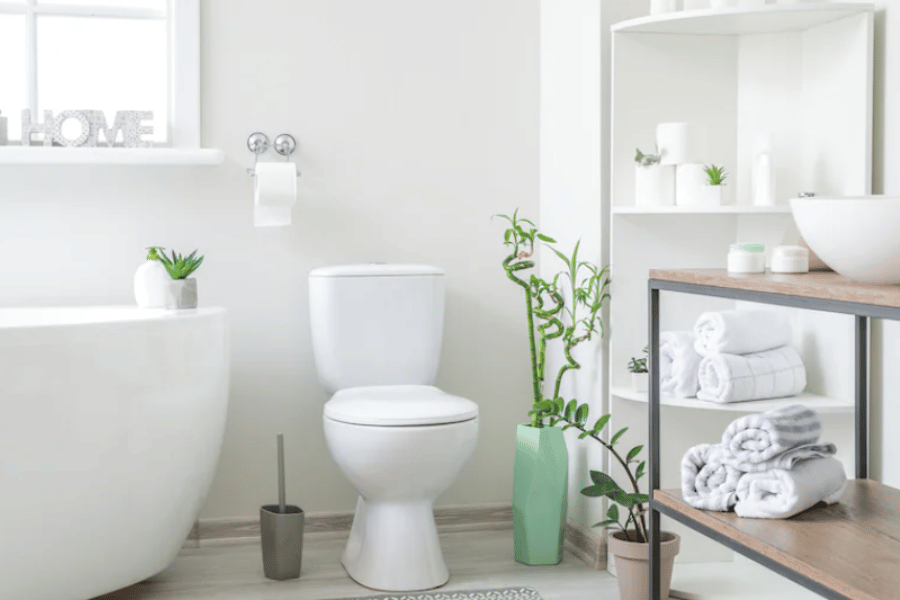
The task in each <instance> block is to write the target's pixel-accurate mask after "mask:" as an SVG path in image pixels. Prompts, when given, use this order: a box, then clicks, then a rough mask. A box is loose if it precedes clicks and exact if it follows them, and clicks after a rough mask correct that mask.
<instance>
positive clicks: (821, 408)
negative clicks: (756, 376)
mask: <svg viewBox="0 0 900 600" xmlns="http://www.w3.org/2000/svg"><path fill="white" fill-rule="evenodd" d="M610 393H611V394H612V395H613V396H614V397H616V398H619V399H621V400H632V401H634V402H647V401H648V394H647V392H635V391H634V390H633V389H631V388H630V387H613V388H612V389H611V390H610ZM660 403H661V404H662V405H663V406H677V407H680V408H695V409H699V410H719V411H726V412H747V413H754V412H765V411H768V410H774V409H776V408H782V407H785V406H790V405H792V404H807V405H809V406H810V407H811V408H814V409H815V410H816V411H818V412H819V413H823V414H843V413H847V414H849V413H852V412H853V411H854V410H855V408H854V405H853V404H848V403H847V402H845V401H843V400H837V399H835V398H829V397H827V396H820V395H818V394H810V393H806V392H804V393H802V394H800V395H798V396H792V397H790V398H776V399H774V400H755V401H753V402H735V403H733V404H716V403H715V402H706V401H705V400H698V399H697V398H677V397H675V396H672V395H670V394H662V396H661V398H660Z"/></svg>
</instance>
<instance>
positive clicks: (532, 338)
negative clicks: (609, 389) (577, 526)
mask: <svg viewBox="0 0 900 600" xmlns="http://www.w3.org/2000/svg"><path fill="white" fill-rule="evenodd" d="M499 216H501V217H503V218H504V219H506V220H507V221H508V222H509V228H507V229H506V231H505V232H504V244H505V245H507V246H510V247H511V250H512V251H511V253H510V254H509V255H508V256H507V257H506V258H505V259H504V260H503V268H504V270H505V272H506V275H507V277H508V278H509V279H510V280H511V281H513V282H514V283H515V284H516V285H518V286H519V287H521V288H522V290H523V292H524V295H525V309H526V313H525V314H526V318H527V324H528V340H529V344H530V351H531V383H532V410H531V411H530V412H529V413H528V414H529V416H530V417H531V422H530V423H527V424H523V425H519V426H518V427H517V428H516V458H515V467H514V475H513V526H514V527H513V529H514V531H513V534H514V535H513V537H514V542H515V559H516V561H518V562H520V563H524V564H528V565H548V564H558V563H559V562H560V561H561V560H562V552H563V542H564V539H565V537H564V536H565V526H566V511H567V509H568V452H567V450H566V443H565V439H564V437H563V434H562V430H561V429H559V428H555V427H545V426H544V422H543V419H542V418H541V417H539V415H538V413H536V412H535V407H536V406H537V405H538V404H540V403H541V402H542V398H543V394H542V389H541V388H542V384H543V382H544V375H545V373H544V370H545V364H546V361H545V359H546V351H547V344H548V342H553V341H556V343H558V344H561V346H562V351H563V355H564V357H565V362H564V364H563V365H562V366H561V367H560V368H559V371H558V372H557V374H556V377H555V379H554V381H553V397H554V398H556V397H558V396H559V391H560V386H561V385H562V381H563V378H564V376H565V375H566V373H568V372H570V371H572V370H577V369H580V368H581V365H580V364H579V363H578V362H577V361H576V360H575V359H574V358H573V356H572V351H573V350H574V349H575V348H576V347H577V346H578V345H579V344H580V343H582V342H584V341H587V340H590V339H591V338H592V336H593V335H595V334H602V327H603V323H602V321H601V319H600V317H599V316H598V315H599V313H600V310H601V309H602V307H603V304H604V302H605V301H606V300H607V299H608V298H609V294H608V293H607V290H608V286H609V278H608V276H607V273H608V270H607V269H606V268H604V269H600V268H598V267H597V266H595V265H593V264H591V263H589V262H585V261H579V260H578V248H579V246H580V243H579V244H576V245H575V249H574V251H573V252H572V255H571V256H566V255H565V254H563V253H562V252H560V251H559V250H558V249H556V248H554V247H553V246H549V244H555V243H556V242H555V240H553V239H552V238H550V237H548V236H546V235H544V234H542V233H540V232H538V230H537V227H536V226H535V225H534V223H532V222H531V221H529V220H528V219H520V218H519V217H518V211H516V212H515V213H513V215H512V217H509V216H507V215H499ZM539 242H543V243H545V244H548V247H549V248H550V249H551V250H552V251H553V252H554V253H555V254H556V256H557V257H559V258H560V259H561V260H562V261H563V262H564V263H565V266H566V268H565V269H564V270H563V271H561V272H559V273H557V274H556V276H555V277H553V279H552V280H550V281H546V280H544V279H541V278H540V277H538V276H537V275H534V274H533V273H532V274H531V276H530V277H528V278H525V277H523V275H524V273H525V272H526V271H529V270H531V269H533V268H534V266H535V262H534V260H532V257H533V255H534V251H535V244H536V243H539ZM561 282H565V284H566V288H565V289H563V288H562V287H560V283H561ZM563 320H565V322H563Z"/></svg>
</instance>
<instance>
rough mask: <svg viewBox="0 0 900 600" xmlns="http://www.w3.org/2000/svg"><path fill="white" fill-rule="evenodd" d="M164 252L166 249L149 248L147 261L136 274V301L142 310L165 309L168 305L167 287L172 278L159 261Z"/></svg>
mask: <svg viewBox="0 0 900 600" xmlns="http://www.w3.org/2000/svg"><path fill="white" fill-rule="evenodd" d="M162 250H165V248H161V247H159V246H150V247H149V248H147V261H146V262H145V263H144V264H142V265H141V266H140V267H138V269H137V271H136V272H135V274H134V300H135V302H137V305H138V306H139V307H141V308H163V307H165V305H166V287H167V286H168V285H169V281H171V279H172V278H171V277H169V272H168V271H167V270H166V268H165V267H164V266H163V264H162V262H160V260H159V253H160V252H161V251H162Z"/></svg>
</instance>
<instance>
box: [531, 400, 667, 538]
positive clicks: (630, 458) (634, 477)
mask: <svg viewBox="0 0 900 600" xmlns="http://www.w3.org/2000/svg"><path fill="white" fill-rule="evenodd" d="M534 412H535V416H536V417H537V418H539V419H541V420H545V419H546V420H547V421H548V425H549V426H551V427H554V426H557V425H559V424H564V425H563V431H565V430H566V429H577V430H578V431H580V432H581V433H580V434H579V435H578V439H584V438H591V439H593V440H594V441H596V442H598V443H599V444H601V445H602V446H603V447H604V448H606V449H607V450H608V451H609V453H610V454H611V455H612V457H613V458H614V459H615V460H616V462H617V463H619V465H621V467H622V468H623V469H624V470H625V475H626V477H627V478H628V487H629V490H625V489H623V488H622V487H621V486H620V485H619V484H618V483H616V481H615V480H614V479H613V478H612V477H610V476H609V475H607V474H606V473H603V472H602V471H591V472H590V477H591V485H589V486H588V487H586V488H584V489H583V490H581V493H582V494H583V495H585V496H588V497H590V498H600V497H606V498H609V499H610V500H611V501H612V502H613V504H610V506H609V509H608V510H607V511H606V517H607V518H606V520H604V521H600V522H599V523H595V524H594V525H593V527H606V526H608V525H616V526H617V527H619V528H620V529H621V530H622V531H624V532H625V535H626V536H627V538H628V539H629V540H630V541H633V542H640V543H646V542H648V541H649V540H650V538H649V536H648V535H647V523H646V518H645V514H646V512H647V509H646V508H645V507H644V504H645V503H647V502H648V501H649V499H650V497H649V496H648V495H647V494H642V493H641V491H640V488H639V487H638V482H639V481H640V480H641V478H642V477H644V475H645V474H646V473H645V469H646V467H647V462H646V461H643V460H640V458H639V456H638V455H639V454H640V453H641V451H642V450H643V449H644V446H643V445H639V446H635V447H634V448H632V449H631V450H629V451H628V452H627V453H626V454H625V455H624V456H623V455H622V454H620V453H619V451H618V450H617V449H616V446H617V445H618V443H619V441H620V440H621V438H622V436H623V435H625V432H626V431H628V428H627V427H623V428H622V429H620V430H618V431H617V432H616V433H614V434H613V436H612V437H611V438H609V439H606V438H605V437H603V431H604V429H606V426H607V424H608V423H609V419H610V415H609V414H605V415H603V416H602V417H600V418H599V419H597V420H596V421H595V422H594V425H593V426H592V427H590V428H588V413H589V412H590V408H589V407H588V405H587V404H580V405H579V404H578V402H577V401H576V400H569V402H568V403H566V402H565V401H564V400H563V399H562V398H556V399H555V400H543V401H541V402H539V403H538V404H537V405H536V406H535V408H534ZM632 467H634V470H632ZM619 507H621V508H622V509H623V510H624V512H625V513H626V515H625V521H624V523H623V522H621V521H622V514H621V512H620V510H619ZM631 526H633V527H634V528H633V529H629V527H631Z"/></svg>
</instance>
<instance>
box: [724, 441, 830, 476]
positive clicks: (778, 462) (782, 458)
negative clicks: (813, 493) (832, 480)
mask: <svg viewBox="0 0 900 600" xmlns="http://www.w3.org/2000/svg"><path fill="white" fill-rule="evenodd" d="M836 453H837V447H836V446H835V445H834V444H806V445H804V446H798V447H797V448H791V449H790V450H785V451H784V452H782V453H781V454H777V455H775V456H773V457H772V458H770V459H769V460H766V461H763V462H752V461H749V460H743V461H741V460H738V459H737V458H735V457H734V456H731V458H730V459H729V460H728V464H729V465H731V466H732V467H734V468H735V469H737V470H738V471H741V472H743V473H761V472H762V471H768V470H770V469H792V468H794V465H796V464H797V463H799V462H800V461H804V460H809V459H811V458H828V457H831V456H834V455H835V454H836Z"/></svg>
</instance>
